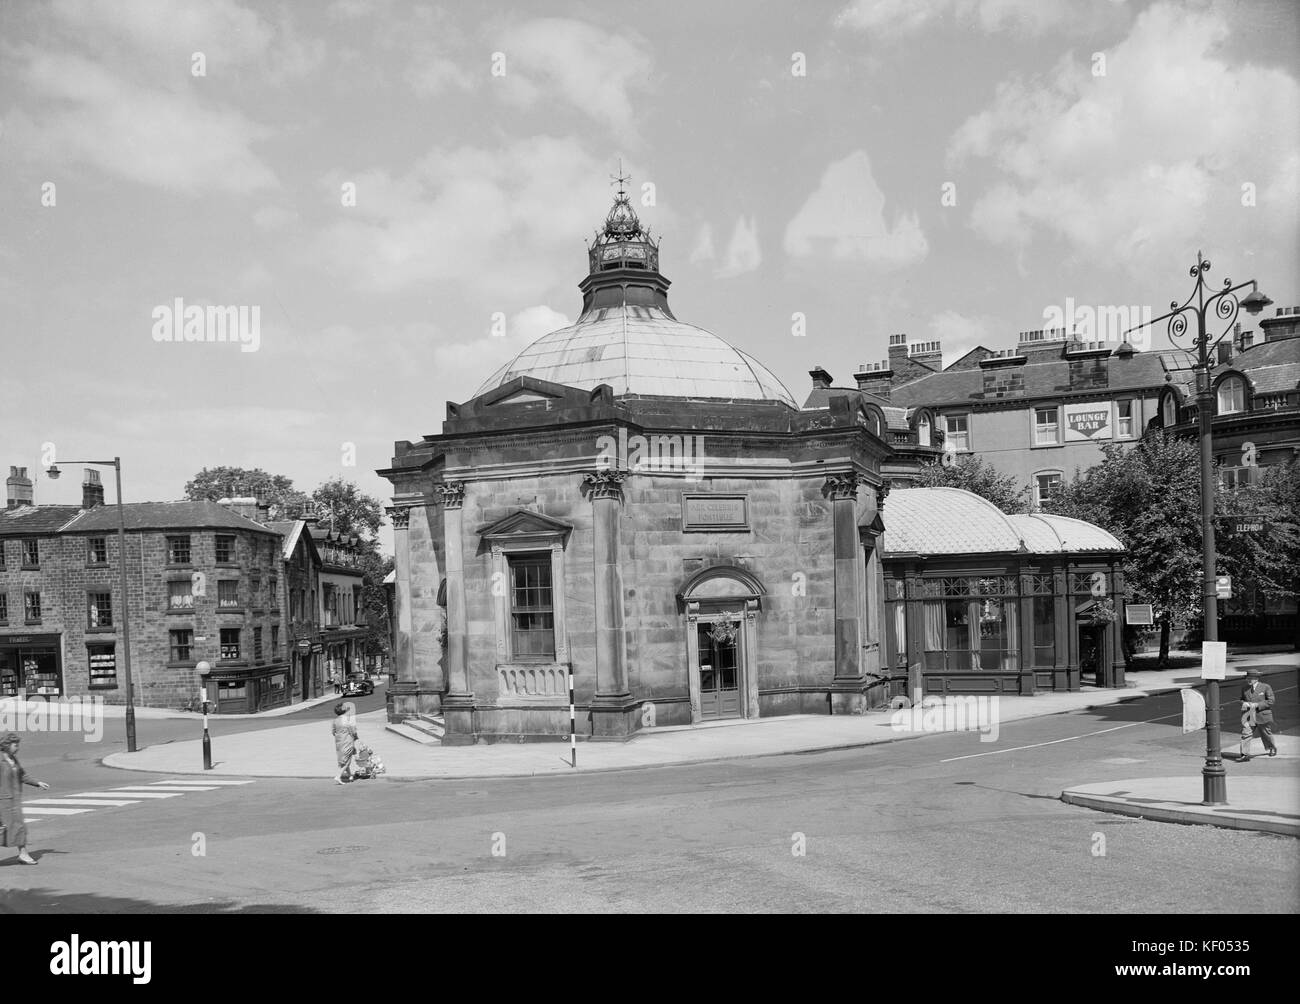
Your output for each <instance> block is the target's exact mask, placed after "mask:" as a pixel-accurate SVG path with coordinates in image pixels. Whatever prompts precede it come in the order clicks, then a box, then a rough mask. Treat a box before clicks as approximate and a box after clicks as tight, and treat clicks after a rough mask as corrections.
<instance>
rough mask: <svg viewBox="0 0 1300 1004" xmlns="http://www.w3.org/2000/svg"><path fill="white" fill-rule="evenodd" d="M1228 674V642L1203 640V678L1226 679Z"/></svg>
mask: <svg viewBox="0 0 1300 1004" xmlns="http://www.w3.org/2000/svg"><path fill="white" fill-rule="evenodd" d="M1227 676H1228V643H1227V642H1226V641H1203V642H1201V679H1202V680H1224V679H1227Z"/></svg>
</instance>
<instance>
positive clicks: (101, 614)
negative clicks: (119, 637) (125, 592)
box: [86, 592, 113, 628]
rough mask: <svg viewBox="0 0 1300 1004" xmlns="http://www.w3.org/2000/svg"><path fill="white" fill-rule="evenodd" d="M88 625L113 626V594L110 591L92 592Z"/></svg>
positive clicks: (97, 626) (96, 626) (98, 626)
mask: <svg viewBox="0 0 1300 1004" xmlns="http://www.w3.org/2000/svg"><path fill="white" fill-rule="evenodd" d="M89 600H90V602H89V609H88V619H87V622H86V626H87V627H93V628H102V627H112V626H113V594H112V593H108V592H97V593H91V594H90V597H89Z"/></svg>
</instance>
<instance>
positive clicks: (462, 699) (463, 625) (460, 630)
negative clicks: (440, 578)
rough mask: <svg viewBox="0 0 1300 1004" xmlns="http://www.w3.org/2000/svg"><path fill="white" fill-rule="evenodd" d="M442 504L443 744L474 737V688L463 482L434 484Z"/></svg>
mask: <svg viewBox="0 0 1300 1004" xmlns="http://www.w3.org/2000/svg"><path fill="white" fill-rule="evenodd" d="M434 492H435V494H436V496H437V499H438V504H439V505H440V506H442V525H443V534H444V553H445V555H446V559H445V560H446V566H447V567H446V573H447V655H446V660H445V664H446V668H447V695H446V697H444V698H443V701H442V713H443V722H444V724H445V726H446V733H445V734H444V735H443V739H442V741H443V744H444V745H446V746H456V745H468V744H470V743H473V742H474V741H475V738H476V737H475V734H474V692H473V691H472V690H471V689H470V680H469V620H468V614H467V611H466V608H465V540H464V520H463V509H462V506H463V505H464V502H465V484H464V482H462V481H448V482H447V483H445V484H441V485H438V486H436V487H435V488H434Z"/></svg>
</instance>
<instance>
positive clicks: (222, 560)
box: [216, 533, 235, 565]
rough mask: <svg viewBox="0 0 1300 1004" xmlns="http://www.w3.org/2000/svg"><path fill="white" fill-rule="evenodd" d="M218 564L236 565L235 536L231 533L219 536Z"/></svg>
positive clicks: (217, 547)
mask: <svg viewBox="0 0 1300 1004" xmlns="http://www.w3.org/2000/svg"><path fill="white" fill-rule="evenodd" d="M216 551H217V564H219V565H233V564H234V563H235V535H234V534H231V533H219V534H217V543H216Z"/></svg>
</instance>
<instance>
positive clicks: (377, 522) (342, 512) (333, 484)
mask: <svg viewBox="0 0 1300 1004" xmlns="http://www.w3.org/2000/svg"><path fill="white" fill-rule="evenodd" d="M311 497H312V501H313V502H315V504H316V515H317V518H318V519H320V521H321V524H322V525H324V526H332V527H333V528H334V529H335V530H336V531H338V532H339V533H342V534H347V535H354V536H357V537H361V538H362V539H363V540H366V541H368V542H370V543H372V544H373V543H374V540H375V536H376V534H378V533H379V528H380V527H381V526H383V523H384V504H383V503H382V502H380V501H379V499H377V498H373V497H372V496H370V495H367V494H366V493H365V492H363V491H362V490H361V489H360V488H358V487H357V485H356V483H355V482H352V481H346V480H344V479H343V478H331V479H330V480H329V481H325V482H323V483H322V484H321V485H320V487H319V488H317V489H316V490H315V491H314V492H312V496H311Z"/></svg>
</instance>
